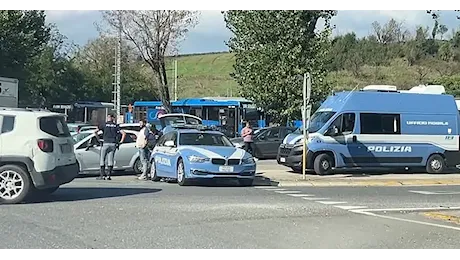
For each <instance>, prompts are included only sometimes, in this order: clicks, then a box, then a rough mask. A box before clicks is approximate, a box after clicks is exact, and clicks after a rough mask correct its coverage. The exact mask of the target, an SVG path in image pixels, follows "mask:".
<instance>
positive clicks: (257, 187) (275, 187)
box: [254, 186, 278, 190]
mask: <svg viewBox="0 0 460 260" xmlns="http://www.w3.org/2000/svg"><path fill="white" fill-rule="evenodd" d="M254 189H262V190H270V189H278V186H256V187H254Z"/></svg>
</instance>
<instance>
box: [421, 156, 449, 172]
mask: <svg viewBox="0 0 460 260" xmlns="http://www.w3.org/2000/svg"><path fill="white" fill-rule="evenodd" d="M445 169H446V162H445V160H444V158H443V157H442V156H441V155H439V154H433V155H431V156H430V157H429V158H428V160H427V162H426V171H427V172H428V173H443V172H444V171H445Z"/></svg>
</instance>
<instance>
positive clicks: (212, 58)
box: [168, 53, 238, 98]
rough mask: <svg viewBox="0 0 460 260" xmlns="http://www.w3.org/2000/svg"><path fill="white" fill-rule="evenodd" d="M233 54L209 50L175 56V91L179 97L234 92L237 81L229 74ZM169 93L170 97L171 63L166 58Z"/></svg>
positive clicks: (236, 87)
mask: <svg viewBox="0 0 460 260" xmlns="http://www.w3.org/2000/svg"><path fill="white" fill-rule="evenodd" d="M233 64H234V56H233V54H230V53H212V54H197V55H187V56H180V57H178V59H177V71H178V73H177V75H178V80H177V92H178V97H179V98H187V97H205V96H227V95H228V96H230V94H231V93H233V96H238V93H237V92H238V84H237V83H236V82H235V81H234V80H233V79H232V78H231V77H230V73H231V72H232V71H233ZM168 78H169V83H170V86H171V97H174V92H173V91H174V88H173V86H174V63H173V60H169V61H168Z"/></svg>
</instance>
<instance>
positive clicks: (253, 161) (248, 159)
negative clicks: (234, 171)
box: [243, 157, 256, 164]
mask: <svg viewBox="0 0 460 260" xmlns="http://www.w3.org/2000/svg"><path fill="white" fill-rule="evenodd" d="M254 163H256V161H255V160H254V158H253V157H248V158H246V159H243V164H254Z"/></svg>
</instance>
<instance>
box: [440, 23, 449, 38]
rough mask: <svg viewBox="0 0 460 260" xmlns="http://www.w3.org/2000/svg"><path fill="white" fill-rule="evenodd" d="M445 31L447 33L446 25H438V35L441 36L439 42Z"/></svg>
mask: <svg viewBox="0 0 460 260" xmlns="http://www.w3.org/2000/svg"><path fill="white" fill-rule="evenodd" d="M447 31H449V29H448V28H447V25H445V24H440V25H439V34H440V35H441V40H442V39H443V38H444V34H446V33H447Z"/></svg>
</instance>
